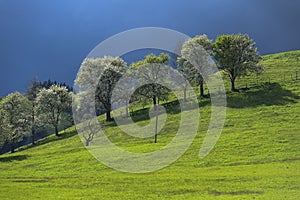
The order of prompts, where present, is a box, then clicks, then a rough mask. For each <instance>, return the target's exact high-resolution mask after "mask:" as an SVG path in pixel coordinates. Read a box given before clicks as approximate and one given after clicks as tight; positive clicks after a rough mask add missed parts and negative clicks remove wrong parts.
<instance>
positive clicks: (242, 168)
mask: <svg viewBox="0 0 300 200" xmlns="http://www.w3.org/2000/svg"><path fill="white" fill-rule="evenodd" d="M299 59H300V51H293V52H286V53H280V54H274V55H267V56H264V59H263V61H262V64H263V65H264V66H265V68H266V71H265V73H264V74H262V75H261V76H260V77H256V76H252V77H251V78H247V79H240V80H238V83H237V86H238V87H239V88H243V89H242V90H241V91H240V92H239V93H231V92H228V94H227V98H228V110H227V119H226V123H225V126H224V129H223V132H222V135H221V137H220V139H219V141H218V143H217V145H216V146H215V148H214V149H213V151H212V152H211V153H210V154H209V155H208V156H207V157H205V158H204V159H200V158H198V152H199V148H200V146H201V144H202V141H203V138H204V135H205V133H206V130H207V126H208V123H209V116H210V105H209V99H202V100H201V102H200V105H201V125H200V127H199V131H198V134H197V136H196V139H195V140H194V143H193V144H192V145H191V147H190V148H189V149H188V151H187V152H186V153H185V154H184V155H183V156H182V157H181V158H180V159H179V160H177V161H176V162H175V163H173V164H172V165H170V166H169V167H166V168H164V169H162V170H159V171H157V172H152V173H147V174H129V173H122V172H118V171H115V170H113V169H111V168H109V167H106V166H105V165H103V164H101V163H100V162H99V161H97V160H95V159H94V158H93V157H92V155H91V154H90V153H89V152H88V151H86V150H85V148H84V146H83V145H82V143H81V141H80V139H79V137H78V136H77V134H76V131H75V128H74V127H72V128H69V129H67V130H66V131H65V132H64V133H62V136H61V137H59V138H56V137H55V136H50V137H49V138H46V139H43V140H41V141H39V142H38V145H36V146H35V147H30V146H29V147H23V148H21V149H19V151H18V152H16V153H14V154H5V155H2V156H0V179H1V182H0V199H38V198H40V199H298V197H299V196H300V123H299V121H300V61H299ZM297 70H298V73H299V74H298V76H299V77H298V80H296V71H297ZM284 74H285V77H283V76H284ZM290 74H292V76H291V75H290ZM225 79H226V78H225ZM226 86H227V87H228V88H229V85H228V82H226ZM140 112H142V111H140ZM168 117H169V120H168V123H167V124H166V127H164V129H163V130H162V132H161V133H159V136H158V141H159V142H158V144H156V145H155V144H153V143H152V140H153V139H152V138H149V139H144V140H140V139H134V138H131V137H129V136H126V135H124V134H123V133H122V132H121V131H120V130H119V128H118V127H117V126H114V124H113V123H105V122H104V121H103V120H104V117H101V118H100V121H101V123H103V124H104V125H105V126H106V127H107V128H106V129H105V131H106V134H107V135H108V137H109V138H110V140H111V141H113V142H115V143H116V144H117V145H119V146H121V147H122V148H124V149H127V150H131V151H135V152H147V151H152V150H155V149H159V148H161V147H162V146H164V145H165V144H167V143H168V142H169V141H170V139H171V138H172V137H173V136H174V131H176V124H177V123H176V122H177V120H178V119H179V117H180V114H179V113H176V112H174V113H173V114H169V116H168ZM139 123H141V124H143V123H147V120H145V121H140V122H139Z"/></svg>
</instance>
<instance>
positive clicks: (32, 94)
mask: <svg viewBox="0 0 300 200" xmlns="http://www.w3.org/2000/svg"><path fill="white" fill-rule="evenodd" d="M41 88H42V86H41V83H40V82H38V81H37V78H36V77H34V79H33V80H32V81H31V83H30V86H29V88H28V89H27V91H26V93H25V95H26V96H27V98H28V99H29V101H30V102H31V123H30V127H31V143H32V145H34V144H35V135H36V131H37V129H38V128H40V127H41V126H42V125H41V122H40V120H39V118H38V115H37V111H36V109H35V108H36V103H37V102H36V98H37V94H38V92H39V90H41Z"/></svg>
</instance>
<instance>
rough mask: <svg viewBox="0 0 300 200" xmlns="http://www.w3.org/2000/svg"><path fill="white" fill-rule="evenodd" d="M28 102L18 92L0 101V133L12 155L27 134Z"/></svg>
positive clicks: (29, 108)
mask: <svg viewBox="0 0 300 200" xmlns="http://www.w3.org/2000/svg"><path fill="white" fill-rule="evenodd" d="M30 110H31V105H30V101H29V100H28V99H27V98H26V97H25V96H22V95H21V94H20V93H19V92H15V93H12V94H9V95H8V96H7V97H5V98H4V99H3V100H2V101H1V118H2V119H1V120H2V126H1V131H2V132H3V135H4V136H5V140H6V141H7V142H8V144H9V145H10V148H11V152H12V153H14V151H15V145H16V143H17V142H19V141H21V140H22V139H23V137H25V136H27V135H28V134H29V132H30V131H29V124H30V118H31V115H30Z"/></svg>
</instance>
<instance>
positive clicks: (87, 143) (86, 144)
mask: <svg viewBox="0 0 300 200" xmlns="http://www.w3.org/2000/svg"><path fill="white" fill-rule="evenodd" d="M89 145H90V140H89V139H87V140H86V141H85V146H87V147H88V146H89Z"/></svg>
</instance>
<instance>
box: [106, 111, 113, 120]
mask: <svg viewBox="0 0 300 200" xmlns="http://www.w3.org/2000/svg"><path fill="white" fill-rule="evenodd" d="M106 121H107V122H110V121H112V119H111V116H110V111H106Z"/></svg>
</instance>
